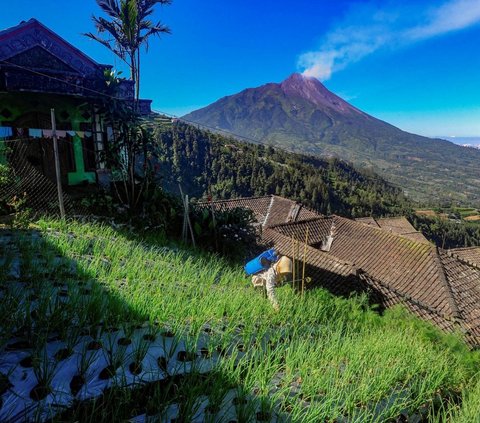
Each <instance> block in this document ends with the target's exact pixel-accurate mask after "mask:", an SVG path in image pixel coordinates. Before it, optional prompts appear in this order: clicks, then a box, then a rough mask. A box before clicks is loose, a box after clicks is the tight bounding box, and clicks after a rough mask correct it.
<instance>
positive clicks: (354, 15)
mask: <svg viewBox="0 0 480 423" xmlns="http://www.w3.org/2000/svg"><path fill="white" fill-rule="evenodd" d="M4 1H6V0H4ZM59 4H61V7H59ZM94 13H95V14H98V13H99V9H98V7H97V5H96V2H95V1H94V0H81V1H75V2H74V1H67V2H59V1H58V0H16V1H15V2H12V3H10V4H9V5H8V8H7V7H6V6H3V10H2V14H1V15H0V28H6V27H9V26H13V25H15V24H17V23H18V22H20V21H21V20H26V19H29V18H30V17H36V18H37V19H39V20H40V21H42V22H43V23H44V24H46V25H47V26H49V27H50V28H51V29H53V30H54V31H56V32H57V33H59V34H60V35H61V36H63V37H64V38H66V39H67V40H68V41H70V42H71V43H72V44H74V45H75V46H77V47H79V48H80V49H82V50H83V51H85V52H86V53H87V54H89V55H90V56H91V57H93V58H94V59H95V60H97V61H99V62H104V63H112V64H114V65H115V66H117V67H120V68H121V62H120V61H119V60H118V59H115V57H114V56H113V55H112V54H111V53H109V52H108V51H107V50H106V49H105V48H104V47H102V46H100V45H97V44H96V43H95V42H94V41H91V40H88V39H86V38H85V37H83V36H82V35H81V33H83V32H87V31H92V30H93V25H92V23H91V20H90V17H91V15H92V14H94ZM157 18H158V19H160V20H162V21H163V22H164V23H166V24H168V25H169V26H170V27H171V29H172V32H173V34H172V35H170V36H165V37H164V38H162V39H161V40H155V41H153V42H152V43H151V46H150V50H149V52H148V54H147V55H145V56H144V57H145V59H144V61H143V64H144V68H143V75H142V80H143V88H142V96H143V97H145V98H151V99H153V100H154V107H155V108H156V109H158V110H161V111H166V112H170V113H173V114H177V115H182V114H184V113H186V112H188V111H190V110H193V109H196V108H199V107H202V106H205V105H207V104H209V103H211V102H213V101H215V100H217V99H218V98H220V97H223V96H225V95H229V94H234V93H236V92H238V91H240V90H242V89H244V88H247V87H254V86H258V85H262V84H264V83H267V82H279V81H281V80H283V79H285V78H286V77H287V76H288V75H289V74H291V73H293V72H296V71H300V72H305V73H306V74H308V75H313V76H316V77H318V78H319V79H320V80H322V81H323V82H324V84H325V85H326V86H327V87H328V88H329V89H331V90H332V91H334V92H335V93H337V94H339V95H340V96H342V97H343V98H345V99H346V100H347V101H350V102H351V103H352V104H354V105H355V106H356V107H358V108H360V109H362V110H364V111H366V112H367V113H370V114H372V115H374V116H376V117H378V118H381V119H384V120H386V121H388V122H390V123H392V124H394V125H396V126H399V127H400V128H402V129H405V130H408V131H411V132H416V133H419V134H424V135H428V136H435V135H449V136H480V1H479V0H415V1H414V0H403V1H400V0H396V1H389V0H377V1H358V0H357V1H354V0H349V1H347V0H336V1H330V0H324V1H320V0H317V1H313V0H297V1H295V2H291V1H285V0H276V1H273V0H263V1H253V0H228V1H220V0H203V1H198V0H174V1H173V4H172V5H170V6H167V7H158V8H157V12H156V19H157Z"/></svg>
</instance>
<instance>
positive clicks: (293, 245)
mask: <svg viewBox="0 0 480 423" xmlns="http://www.w3.org/2000/svg"><path fill="white" fill-rule="evenodd" d="M292 262H293V266H292V271H293V274H292V288H293V289H294V290H295V236H293V238H292Z"/></svg>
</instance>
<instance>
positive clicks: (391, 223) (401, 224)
mask: <svg viewBox="0 0 480 423" xmlns="http://www.w3.org/2000/svg"><path fill="white" fill-rule="evenodd" d="M355 220H356V221H357V222H360V223H363V224H365V225H369V226H373V227H376V228H381V229H384V230H386V231H388V232H392V233H394V234H397V235H402V236H403V237H405V238H409V239H411V240H412V241H416V242H423V243H426V244H428V242H429V241H428V239H427V238H425V236H424V235H423V234H422V233H421V232H419V231H417V230H416V229H415V228H414V227H413V226H412V224H411V223H410V222H409V221H408V220H407V219H406V218H405V217H386V218H379V219H374V218H373V217H362V218H358V219H355Z"/></svg>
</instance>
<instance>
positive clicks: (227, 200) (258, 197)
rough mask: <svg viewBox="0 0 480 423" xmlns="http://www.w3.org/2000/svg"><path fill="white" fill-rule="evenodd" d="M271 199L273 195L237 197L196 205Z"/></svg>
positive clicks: (202, 202)
mask: <svg viewBox="0 0 480 423" xmlns="http://www.w3.org/2000/svg"><path fill="white" fill-rule="evenodd" d="M273 197H274V195H258V196H256V197H237V198H226V199H218V200H212V201H208V200H207V201H199V202H198V203H197V204H210V203H214V204H215V203H227V202H233V201H240V200H259V199H262V198H273ZM290 201H291V200H290Z"/></svg>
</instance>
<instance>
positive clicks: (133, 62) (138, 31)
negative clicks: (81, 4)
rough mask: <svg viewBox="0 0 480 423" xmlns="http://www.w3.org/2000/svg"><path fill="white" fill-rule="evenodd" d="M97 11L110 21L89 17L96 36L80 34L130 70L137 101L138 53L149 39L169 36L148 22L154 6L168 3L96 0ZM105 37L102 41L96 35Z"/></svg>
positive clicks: (163, 28)
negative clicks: (105, 15) (103, 47)
mask: <svg viewBox="0 0 480 423" xmlns="http://www.w3.org/2000/svg"><path fill="white" fill-rule="evenodd" d="M96 2H97V4H98V5H99V6H100V8H101V9H102V10H103V11H104V12H105V13H106V14H107V15H108V16H109V17H110V18H111V20H107V19H104V18H102V17H98V18H97V17H96V16H93V18H92V19H93V22H94V23H95V26H96V28H97V32H98V34H99V35H95V34H92V33H91V32H89V33H87V34H84V35H86V36H87V37H89V38H92V39H93V40H95V41H98V42H99V43H101V44H103V45H104V46H105V47H107V48H108V49H109V50H111V51H112V52H113V53H114V54H116V55H117V56H118V57H120V59H122V60H123V61H124V62H125V63H126V64H127V65H128V66H129V68H130V77H131V79H132V81H134V83H135V100H136V104H138V99H139V97H140V50H141V47H142V46H144V47H145V48H146V49H147V50H148V41H149V38H150V37H151V36H160V35H161V34H170V28H168V27H167V26H165V25H163V24H162V23H161V22H158V23H156V24H154V23H153V22H152V21H150V20H149V19H148V17H149V16H150V15H151V14H152V13H153V11H154V7H155V5H156V4H157V3H158V4H161V5H167V4H170V3H171V0H96ZM103 33H105V34H106V35H107V37H106V38H102V37H101V36H100V34H103Z"/></svg>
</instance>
